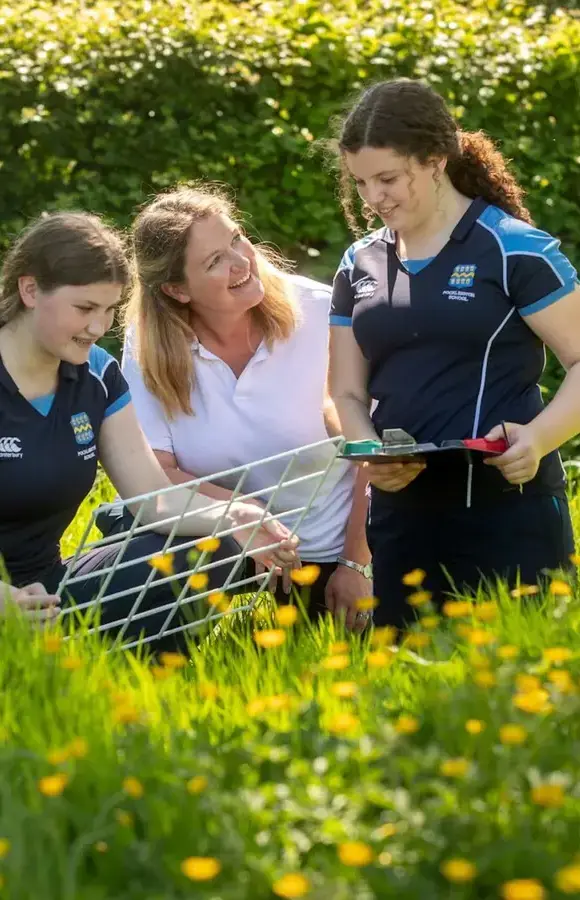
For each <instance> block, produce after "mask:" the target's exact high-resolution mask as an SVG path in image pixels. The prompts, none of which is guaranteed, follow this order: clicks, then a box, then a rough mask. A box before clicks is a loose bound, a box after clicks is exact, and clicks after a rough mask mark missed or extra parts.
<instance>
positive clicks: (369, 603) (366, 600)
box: [355, 597, 379, 612]
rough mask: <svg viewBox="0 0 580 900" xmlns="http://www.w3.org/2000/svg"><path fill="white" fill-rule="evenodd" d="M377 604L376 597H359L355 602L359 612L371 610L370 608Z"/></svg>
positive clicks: (374, 607)
mask: <svg viewBox="0 0 580 900" xmlns="http://www.w3.org/2000/svg"><path fill="white" fill-rule="evenodd" d="M378 605H379V601H378V600H377V598H376V597H359V599H358V600H357V601H356V603H355V606H356V608H357V609H358V611H359V612H371V610H373V609H376V607H377V606H378Z"/></svg>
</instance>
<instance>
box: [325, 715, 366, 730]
mask: <svg viewBox="0 0 580 900" xmlns="http://www.w3.org/2000/svg"><path fill="white" fill-rule="evenodd" d="M359 725H360V720H359V719H357V717H356V716H353V715H352V713H348V712H344V713H338V715H336V716H333V717H332V718H331V719H329V720H328V722H327V726H326V727H327V729H328V731H330V733H331V734H350V733H352V732H353V731H356V730H357V728H358V727H359Z"/></svg>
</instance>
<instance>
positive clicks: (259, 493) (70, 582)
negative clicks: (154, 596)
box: [58, 438, 343, 649]
mask: <svg viewBox="0 0 580 900" xmlns="http://www.w3.org/2000/svg"><path fill="white" fill-rule="evenodd" d="M342 446H343V439H342V438H329V439H327V440H323V441H318V442H317V443H314V444H308V445H305V446H303V447H298V448H296V449H293V450H289V451H286V452H284V453H280V454H277V455H275V456H270V457H266V458H264V459H261V460H257V461H255V462H252V463H248V464H247V465H243V466H238V467H236V468H232V469H227V470H224V471H222V472H217V473H215V474H212V475H208V476H205V477H203V478H195V479H192V480H191V481H189V482H187V483H185V484H179V485H171V487H168V488H165V489H163V490H160V491H153V492H151V493H149V494H142V495H140V496H137V497H132V498H127V499H126V500H124V501H120V500H117V501H115V502H114V503H107V504H102V505H101V506H100V507H98V509H95V510H93V512H92V514H91V517H90V519H89V521H88V523H87V525H86V528H85V531H84V533H83V536H82V539H81V541H80V543H79V546H78V548H77V550H76V552H75V554H74V556H73V557H72V558H71V559H70V560H69V561H68V566H67V570H66V573H65V575H64V577H63V578H62V580H61V583H60V585H59V588H58V595H59V596H62V595H63V594H64V595H65V596H66V595H67V592H68V591H70V594H71V595H72V596H73V597H74V586H75V585H77V584H81V583H83V582H87V581H89V580H94V582H95V590H94V594H93V595H92V596H91V599H90V600H89V601H86V602H84V603H75V604H73V605H72V606H68V605H67V606H65V608H64V609H63V613H62V617H63V621H64V622H65V623H66V622H67V617H68V616H70V615H74V614H75V613H85V614H86V612H87V611H90V610H91V609H95V610H97V609H101V610H102V609H103V607H104V606H105V604H107V603H114V601H115V600H119V599H120V598H123V597H128V596H131V595H134V594H135V592H136V590H137V591H138V594H137V596H136V597H135V600H134V602H133V604H132V606H131V608H130V611H129V613H128V615H127V616H124V617H123V618H119V619H116V620H114V621H108V622H106V623H105V624H103V623H101V624H99V623H98V621H96V624H95V625H93V626H91V625H90V621H89V627H88V628H85V633H87V632H88V633H94V632H97V631H98V632H103V633H106V632H112V633H113V634H115V643H114V646H115V648H119V649H129V648H131V647H135V646H137V645H140V644H144V643H151V642H156V641H158V640H159V639H160V638H163V637H168V636H169V635H172V634H176V633H178V632H183V631H186V630H191V631H196V630H199V629H201V628H203V627H205V628H206V629H207V626H208V624H209V623H211V624H212V625H213V624H215V622H216V621H217V620H220V619H223V617H224V616H226V615H231V614H238V613H245V612H247V611H249V610H251V609H253V607H254V606H255V604H256V602H257V600H258V599H259V597H260V595H262V594H263V593H264V592H265V591H267V590H268V586H269V585H270V583H271V581H272V579H273V577H274V572H275V568H274V566H271V567H270V568H269V569H266V570H265V571H263V572H259V573H256V574H251V575H248V574H247V573H244V569H245V566H244V561H245V560H246V559H247V558H248V557H253V556H255V555H256V554H258V553H263V552H264V550H265V549H266V550H267V549H275V548H276V547H277V546H279V542H278V541H276V540H273V542H272V544H271V545H269V547H260V548H259V549H252V548H251V541H252V538H253V537H254V535H255V534H256V533H257V531H258V530H259V528H260V526H261V523H262V522H263V521H264V518H265V517H266V516H268V517H269V518H273V519H278V520H280V521H281V522H282V523H283V524H287V527H288V528H289V529H290V531H291V534H298V535H299V534H300V524H301V523H302V521H303V520H304V518H305V517H306V516H307V515H308V512H309V510H310V509H311V507H312V505H313V504H314V503H315V501H316V499H317V498H318V496H319V494H320V492H321V490H322V488H323V486H324V483H325V481H326V479H327V477H328V475H329V473H330V471H331V470H332V468H333V466H334V465H335V464H336V460H337V454H338V453H339V452H340V450H341V448H342ZM322 450H325V451H326V452H325V453H324V454H322V453H320V457H321V459H322V460H323V464H322V465H320V467H319V468H315V470H314V471H312V470H309V471H308V472H307V474H300V469H301V468H302V471H304V468H305V467H304V466H300V462H301V460H303V458H304V457H305V456H306V455H307V454H309V453H311V452H312V451H319V452H320V451H322ZM274 462H276V463H278V464H280V463H281V464H282V465H283V466H284V468H283V471H282V474H281V476H280V478H279V479H278V481H277V482H275V483H273V484H271V485H269V486H268V487H266V488H260V490H255V491H252V492H244V490H243V488H244V482H245V481H246V479H247V477H248V474H249V473H250V472H251V471H252V470H255V469H257V468H258V467H260V466H267V465H268V464H271V463H274ZM296 470H298V471H297V472H296ZM294 472H296V474H294ZM223 479H227V483H228V484H231V483H232V480H234V479H235V481H236V483H235V487H234V488H233V491H232V496H231V499H229V500H228V501H222V504H221V505H220V515H219V518H218V520H217V522H216V524H215V526H214V528H213V531H212V532H211V534H208V535H206V536H205V538H200V537H185V536H178V535H177V530H178V528H179V525H180V522H181V521H182V519H186V518H189V517H191V516H195V515H197V514H198V513H197V512H195V511H190V509H189V506H190V503H191V502H192V501H193V498H194V497H195V496H196V495H197V494H201V495H203V493H204V492H203V487H204V485H205V484H207V483H209V482H218V483H220V482H221V481H222V480H223ZM305 482H309V483H310V485H311V488H312V489H311V491H310V493H309V494H308V496H307V500H306V502H304V503H303V504H302V505H300V506H295V507H293V508H292V509H284V510H283V511H282V512H280V511H279V508H278V510H277V511H275V512H273V511H272V510H273V509H276V498H277V497H278V495H279V494H280V492H281V491H282V490H284V489H286V488H291V487H293V486H295V485H298V484H303V483H305ZM183 488H188V489H189V490H190V492H191V500H188V502H187V505H185V506H184V508H183V510H182V511H181V514H180V515H179V516H173V517H170V518H166V519H163V520H162V521H159V522H158V523H156V525H157V527H159V526H160V525H163V526H168V525H171V527H170V529H169V531H168V533H166V534H160V533H159V532H156V528H155V527H151V526H150V525H140V524H139V523H140V519H141V517H142V512H143V508H144V504H145V503H146V502H148V501H150V500H151V499H152V498H153V497H155V496H158V495H161V494H167V493H171V492H172V491H178V490H183ZM249 499H256V500H259V501H260V502H261V503H263V504H265V505H264V510H263V513H262V514H261V518H259V519H257V520H256V523H255V525H254V524H253V523H252V525H251V526H249V527H250V528H253V530H252V532H251V537H250V538H249V539H248V540H247V542H246V543H245V548H242V547H241V546H240V549H239V551H238V552H236V553H235V554H233V555H231V556H227V558H224V557H223V556H221V558H220V559H218V560H212V554H211V553H208V552H200V553H191V554H190V553H188V554H184V556H187V558H188V563H187V568H185V569H184V568H183V567H181V568H180V569H179V570H178V571H175V572H169V573H164V572H162V571H160V570H159V569H158V568H156V567H155V566H152V565H149V566H147V567H146V570H147V575H146V578H145V579H144V580H143V583H142V584H141V583H139V584H137V585H135V584H133V585H132V586H131V587H130V588H129V589H126V590H121V591H119V590H117V591H115V590H114V588H113V590H111V591H109V588H110V585H111V584H112V582H113V579H114V577H115V574H116V573H117V572H119V571H121V570H123V569H128V568H129V567H131V566H137V565H139V564H142V563H144V562H150V561H151V560H152V559H153V557H155V556H159V555H163V554H166V553H167V554H169V553H172V554H175V553H177V552H179V551H183V550H186V551H195V550H196V548H197V546H198V544H199V543H200V541H203V540H204V539H207V537H210V536H211V537H217V538H220V539H221V538H224V537H226V536H228V535H232V536H234V537H235V535H236V532H237V531H239V530H240V529H241V528H242V527H243V528H244V530H245V531H246V532H247V531H248V526H247V525H246V526H236V527H231V526H230V525H229V524H227V523H225V522H224V517H225V516H226V514H227V513H228V510H229V508H230V505H231V503H232V502H233V501H234V500H249ZM204 500H207V504H208V506H209V505H210V504H211V505H213V504H215V503H217V501H215V500H211V499H210V498H208V497H204ZM121 505H122V506H123V507H125V508H128V507H129V506H130V507H131V508H132V509H135V507H137V509H136V512H135V515H134V518H133V519H132V521H131V525H130V527H129V528H128V529H127V530H125V531H121V532H118V533H116V534H113V535H110V536H108V537H103V538H101V539H100V540H97V541H90V540H89V534H90V532H91V529H92V526H93V525H95V521H96V515H97V513H98V512H106V511H108V510H112V509H115V511H116V512H117V511H118V510H119V508H120V506H121ZM287 520H291V522H292V526H290V524H289V523H287ZM145 533H146V534H152V533H157V535H158V537H159V539H160V541H159V547H158V549H157V550H156V551H155V553H150V554H149V555H146V556H139V557H138V558H135V559H124V556H125V552H126V550H127V548H128V547H129V545H130V542H131V540H132V539H133V538H135V537H137V536H138V535H142V534H145ZM111 545H114V561H113V562H112V564H110V565H108V566H107V567H103V568H101V569H99V570H97V571H92V572H87V573H82V574H75V573H74V569H75V564H76V563H77V562H78V561H79V560H80V558H81V557H82V556H84V554H86V553H88V552H91V551H95V550H97V549H99V548H103V547H107V546H111ZM248 547H249V549H246V548H248ZM298 549H300V548H298ZM225 565H230V566H231V568H230V571H229V574H228V576H227V578H226V579H225V580H224V582H223V584H222V585H221V586H220V587H219V589H218V590H219V591H223V592H226V593H227V594H228V595H229V596H230V597H233V596H234V595H238V596H239V595H244V601H243V602H242V603H240V604H239V605H236V606H235V608H232V609H228V610H226V611H220V610H219V609H218V608H216V607H215V606H212V604H211V602H209V600H208V598H209V597H210V595H211V594H212V592H215V590H216V589H215V588H213V591H212V590H210V589H209V588H208V589H207V590H197V591H195V590H192V588H191V587H190V586H189V578H190V576H191V575H194V574H197V573H204V572H208V573H209V571H210V570H211V569H212V568H214V567H216V566H225ZM252 568H253V567H252ZM236 576H238V577H236ZM240 576H241V577H240ZM180 582H183V585H181V584H180ZM164 584H168V585H169V584H174V587H173V588H172V592H173V594H174V599H172V600H171V602H168V603H166V604H164V605H160V606H155V607H154V608H151V607H149V608H147V609H145V610H142V609H141V606H142V604H143V601H144V599H145V598H146V596H147V591H148V590H149V589H150V588H151V587H152V586H154V587H156V588H157V587H159V586H160V585H164ZM83 593H84V591H83ZM184 608H185V609H186V610H187V618H188V619H189V621H186V622H180V624H178V625H172V624H171V623H172V622H176V621H179V620H180V619H181V618H183V617H182V616H181V615H180V613H182V612H183V609H184ZM164 612H165V613H166V614H167V615H166V617H165V619H164V621H163V624H162V625H161V627H160V628H159V629H158V630H157V631H155V633H154V634H147V635H145V636H141V637H139V638H132V637H131V636H130V639H129V640H125V639H124V635H125V633H126V631H127V629H128V627H129V625H130V624H131V623H135V622H139V621H140V620H143V619H146V618H147V617H149V616H151V615H152V614H153V613H154V614H155V615H157V614H159V613H164ZM89 620H90V616H89ZM69 624H70V620H69Z"/></svg>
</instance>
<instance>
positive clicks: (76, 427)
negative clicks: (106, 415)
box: [70, 412, 95, 444]
mask: <svg viewBox="0 0 580 900" xmlns="http://www.w3.org/2000/svg"><path fill="white" fill-rule="evenodd" d="M70 423H71V425H72V430H73V431H74V434H75V441H76V442H77V444H90V443H91V441H92V440H94V437H95V435H94V432H93V427H92V425H91V420H90V419H89V417H88V416H87V414H86V413H84V412H82V413H76V414H75V415H74V416H71V420H70Z"/></svg>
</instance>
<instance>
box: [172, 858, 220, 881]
mask: <svg viewBox="0 0 580 900" xmlns="http://www.w3.org/2000/svg"><path fill="white" fill-rule="evenodd" d="M221 870H222V866H221V863H220V862H219V860H217V859H215V858H214V857H213V856H188V857H187V859H184V860H183V862H182V863H181V871H182V872H183V874H184V875H185V877H186V878H189V879H190V881H211V880H212V878H215V877H216V876H217V875H219V873H220V872H221Z"/></svg>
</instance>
